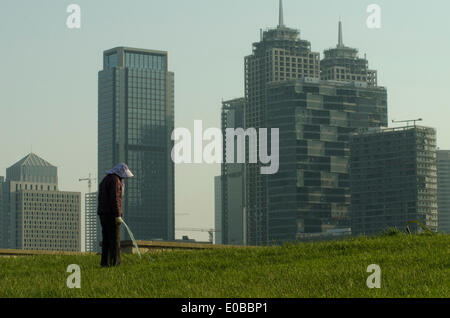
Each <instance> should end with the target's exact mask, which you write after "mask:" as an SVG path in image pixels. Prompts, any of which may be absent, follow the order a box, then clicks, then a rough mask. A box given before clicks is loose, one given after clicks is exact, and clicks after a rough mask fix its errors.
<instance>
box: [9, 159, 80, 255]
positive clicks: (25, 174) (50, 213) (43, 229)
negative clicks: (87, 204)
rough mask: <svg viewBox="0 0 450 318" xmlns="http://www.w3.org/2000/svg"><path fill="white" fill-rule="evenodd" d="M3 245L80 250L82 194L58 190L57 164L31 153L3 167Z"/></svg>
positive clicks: (30, 248)
mask: <svg viewBox="0 0 450 318" xmlns="http://www.w3.org/2000/svg"><path fill="white" fill-rule="evenodd" d="M3 201H4V204H3V221H4V226H3V228H4V230H5V232H4V235H3V244H2V245H3V248H10V249H26V250H50V251H77V252H80V251H81V194H80V193H78V192H63V191H59V190H58V175H57V168H56V167H55V166H53V165H51V164H50V163H48V162H47V161H45V160H44V159H42V158H40V157H38V156H37V155H35V154H33V153H31V154H29V155H27V156H26V157H24V158H23V159H22V160H20V161H19V162H17V163H16V164H14V165H13V166H11V167H10V168H8V169H7V170H6V180H5V182H4V183H3Z"/></svg>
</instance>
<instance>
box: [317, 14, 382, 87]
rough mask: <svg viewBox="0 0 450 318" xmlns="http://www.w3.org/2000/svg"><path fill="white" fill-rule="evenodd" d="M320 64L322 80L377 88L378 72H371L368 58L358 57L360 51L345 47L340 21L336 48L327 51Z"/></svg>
mask: <svg viewBox="0 0 450 318" xmlns="http://www.w3.org/2000/svg"><path fill="white" fill-rule="evenodd" d="M324 55H325V58H324V59H323V60H322V61H321V62H320V68H321V78H322V79H323V80H330V81H339V82H362V83H366V84H367V86H369V87H376V86H377V71H374V70H369V62H368V61H367V59H366V58H364V59H362V58H359V57H358V50H357V49H354V48H351V47H348V46H345V45H344V41H343V32H342V22H341V21H339V37H338V44H337V46H336V48H332V49H329V50H325V52H324Z"/></svg>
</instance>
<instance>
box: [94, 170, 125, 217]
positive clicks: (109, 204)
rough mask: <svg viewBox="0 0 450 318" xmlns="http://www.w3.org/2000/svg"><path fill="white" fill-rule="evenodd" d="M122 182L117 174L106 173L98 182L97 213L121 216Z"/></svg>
mask: <svg viewBox="0 0 450 318" xmlns="http://www.w3.org/2000/svg"><path fill="white" fill-rule="evenodd" d="M122 193H123V184H122V181H121V180H120V178H119V176H117V175H115V174H110V175H107V176H106V177H105V178H104V179H103V181H102V182H101V183H100V186H99V192H98V212H97V213H98V215H105V216H113V217H122V215H123V212H122Z"/></svg>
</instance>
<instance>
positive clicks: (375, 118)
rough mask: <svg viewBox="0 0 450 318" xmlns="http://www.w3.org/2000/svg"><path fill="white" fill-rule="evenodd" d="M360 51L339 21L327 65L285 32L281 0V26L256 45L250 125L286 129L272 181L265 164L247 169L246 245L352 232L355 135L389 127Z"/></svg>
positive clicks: (248, 67)
mask: <svg viewBox="0 0 450 318" xmlns="http://www.w3.org/2000/svg"><path fill="white" fill-rule="evenodd" d="M357 52H358V51H357V50H356V49H353V48H350V47H347V46H345V45H344V44H343V33H342V23H339V35H338V45H337V47H336V48H335V49H331V50H328V51H325V58H324V59H323V60H322V61H321V60H320V53H318V52H313V51H312V50H311V43H310V42H309V41H307V40H305V39H302V38H301V37H300V31H298V30H296V29H291V28H288V27H286V26H285V24H284V17H283V5H282V1H281V0H280V12H279V23H278V26H277V27H276V28H273V29H269V30H266V31H261V40H260V41H259V42H257V43H254V44H253V52H252V54H251V55H249V56H247V57H246V58H245V107H244V125H245V129H249V128H255V129H259V128H279V129H280V139H281V140H280V170H279V172H278V173H277V174H276V175H273V176H267V175H262V174H260V168H261V164H252V163H247V164H245V168H244V169H245V170H244V171H245V172H244V180H245V182H244V184H245V209H244V211H245V217H244V221H245V225H244V230H245V234H244V236H245V239H246V244H248V245H265V244H272V243H279V242H284V241H292V240H298V239H300V238H301V237H302V236H304V235H309V234H318V233H327V232H329V231H341V230H345V229H348V228H349V208H350V198H349V192H350V188H349V175H348V167H347V165H346V163H347V162H348V160H349V148H348V140H349V137H350V134H351V133H353V132H356V130H357V129H358V128H368V127H377V126H386V125H387V93H386V89H384V88H383V87H378V86H377V79H376V78H377V75H376V71H372V70H369V69H368V62H367V60H366V59H361V58H359V57H358V56H357ZM338 75H339V76H338Z"/></svg>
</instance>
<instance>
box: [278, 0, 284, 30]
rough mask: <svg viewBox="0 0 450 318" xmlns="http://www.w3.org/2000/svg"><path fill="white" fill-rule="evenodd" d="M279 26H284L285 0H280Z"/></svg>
mask: <svg viewBox="0 0 450 318" xmlns="http://www.w3.org/2000/svg"><path fill="white" fill-rule="evenodd" d="M278 27H279V28H283V27H284V13H283V0H280V16H279V22H278Z"/></svg>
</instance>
